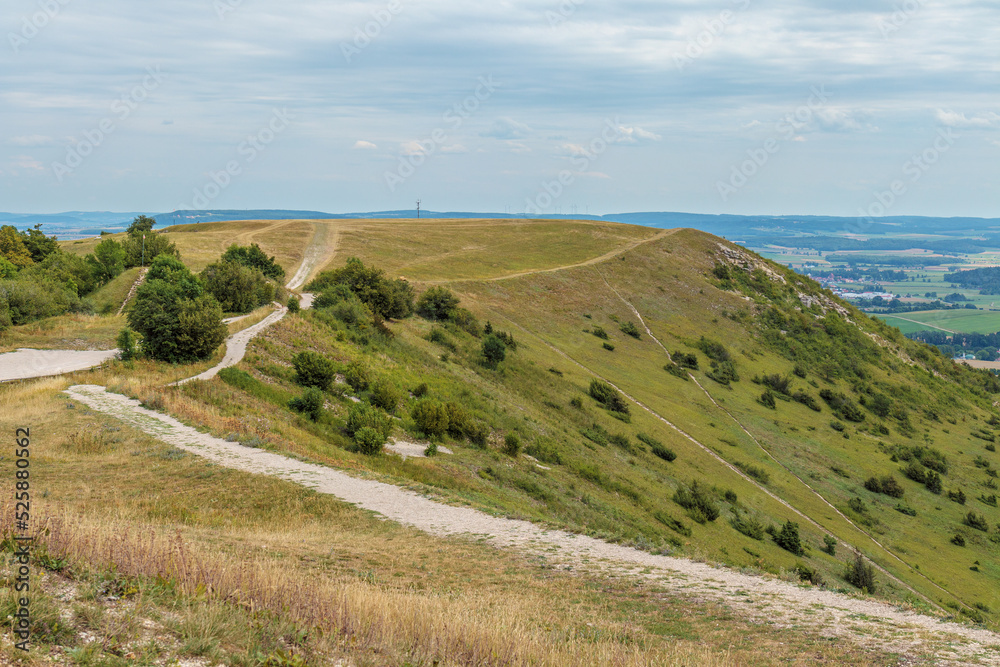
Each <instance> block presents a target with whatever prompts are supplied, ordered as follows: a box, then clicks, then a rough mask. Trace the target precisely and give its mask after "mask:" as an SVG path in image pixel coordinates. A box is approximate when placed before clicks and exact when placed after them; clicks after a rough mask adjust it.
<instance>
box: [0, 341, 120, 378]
mask: <svg viewBox="0 0 1000 667" xmlns="http://www.w3.org/2000/svg"><path fill="white" fill-rule="evenodd" d="M116 354H118V350H32V349H29V348H21V349H20V350H17V351H16V352H7V353H5V354H0V382H9V381H11V380H27V379H29V378H40V377H48V376H50V375H62V374H64V373H72V372H74V371H83V370H87V369H88V368H93V367H94V366H100V365H101V364H103V363H104V362H105V361H107V360H108V359H111V358H112V357H114V356H115V355H116Z"/></svg>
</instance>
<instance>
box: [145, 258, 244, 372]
mask: <svg viewBox="0 0 1000 667" xmlns="http://www.w3.org/2000/svg"><path fill="white" fill-rule="evenodd" d="M128 323H129V326H130V327H131V328H132V329H134V330H135V331H137V332H138V333H139V334H141V335H142V352H143V354H145V355H146V356H148V357H150V358H152V359H157V360H159V361H167V362H172V363H185V362H189V361H194V360H197V359H204V358H205V357H208V356H209V355H210V354H211V353H212V352H213V351H214V350H215V349H216V348H217V347H218V346H219V345H220V344H222V342H223V341H224V340H225V339H226V335H227V333H228V331H227V329H226V325H225V324H223V323H222V307H221V306H220V305H219V302H218V301H216V300H215V298H214V297H212V296H211V295H209V294H205V293H204V288H203V287H202V285H201V283H200V282H199V281H198V278H197V277H196V276H194V275H193V274H192V273H191V272H190V271H189V270H188V269H187V267H185V266H184V265H183V264H181V263H180V261H179V260H177V259H175V258H173V257H168V256H164V257H158V258H157V259H156V260H154V262H153V266H152V267H151V268H150V271H149V275H148V277H147V279H146V281H145V282H144V283H143V284H142V286H140V287H139V289H138V291H137V292H136V296H135V302H134V304H133V305H132V308H131V309H130V310H129V314H128Z"/></svg>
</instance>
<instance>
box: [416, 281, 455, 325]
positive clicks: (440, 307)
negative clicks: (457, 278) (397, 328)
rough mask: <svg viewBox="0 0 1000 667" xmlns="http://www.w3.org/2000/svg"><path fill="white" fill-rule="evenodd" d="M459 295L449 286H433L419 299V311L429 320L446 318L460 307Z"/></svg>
mask: <svg viewBox="0 0 1000 667" xmlns="http://www.w3.org/2000/svg"><path fill="white" fill-rule="evenodd" d="M458 304H459V301H458V297H457V296H455V295H454V294H452V293H451V290H449V289H448V288H447V287H439V286H435V287H431V288H430V289H428V290H427V291H426V292H424V293H423V294H421V295H420V298H419V299H418V300H417V312H418V313H420V314H421V315H423V316H424V317H426V318H427V319H429V320H446V319H448V314H449V313H450V312H451V311H452V310H454V309H455V308H457V307H458Z"/></svg>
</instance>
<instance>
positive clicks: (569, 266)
mask: <svg viewBox="0 0 1000 667" xmlns="http://www.w3.org/2000/svg"><path fill="white" fill-rule="evenodd" d="M678 231H679V230H678V229H664V230H662V231H659V232H657V233H656V234H653V235H652V236H650V237H649V238H645V239H638V240H635V241H629V242H628V243H626V244H625V245H623V246H621V247H619V248H615V249H614V250H611V251H610V252H606V253H604V254H603V255H600V256H599V257H591V258H590V259H588V260H584V261H582V262H577V263H576V264H565V265H563V266H554V267H552V268H550V269H533V270H531V271H520V272H518V273H508V274H507V275H503V276H496V277H495V278H456V279H454V280H422V281H420V282H422V283H424V284H427V285H445V284H450V283H473V282H496V281H498V280H511V279H512V278H521V277H523V276H533V275H535V274H537V273H556V272H558V271H566V270H567V269H575V268H578V267H581V266H592V265H594V264H600V263H602V262H606V261H608V260H609V259H614V258H615V257H617V256H618V255H622V254H624V253H626V252H628V251H629V250H634V249H635V248H638V247H639V246H641V245H645V244H647V243H652V242H653V241H659V240H660V239H662V238H665V237H667V236H670V235H671V234H676V233H677V232H678Z"/></svg>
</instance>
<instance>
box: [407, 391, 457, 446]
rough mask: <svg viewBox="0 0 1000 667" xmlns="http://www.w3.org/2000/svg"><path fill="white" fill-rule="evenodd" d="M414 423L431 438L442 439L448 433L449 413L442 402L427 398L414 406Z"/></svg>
mask: <svg viewBox="0 0 1000 667" xmlns="http://www.w3.org/2000/svg"><path fill="white" fill-rule="evenodd" d="M410 416H411V417H413V421H414V423H415V424H416V425H417V428H418V429H420V430H421V431H422V432H423V433H425V434H426V435H427V436H429V437H432V438H434V437H441V436H442V435H444V434H445V433H447V432H448V411H447V410H446V409H445V407H444V405H442V404H441V402H440V401H436V400H434V399H433V398H425V399H422V400H421V401H419V402H418V403H417V404H416V405H415V406H413V411H412V412H411V413H410Z"/></svg>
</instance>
